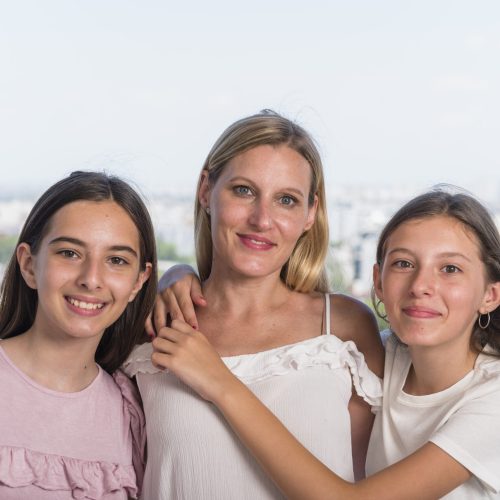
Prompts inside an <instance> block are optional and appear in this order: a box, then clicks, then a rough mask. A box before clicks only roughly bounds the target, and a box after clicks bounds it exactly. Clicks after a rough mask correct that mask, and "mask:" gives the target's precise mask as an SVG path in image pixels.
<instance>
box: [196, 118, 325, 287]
mask: <svg viewBox="0 0 500 500" xmlns="http://www.w3.org/2000/svg"><path fill="white" fill-rule="evenodd" d="M262 145H272V146H279V145H286V146H288V147H289V148H291V149H293V150H294V151H296V152H297V153H299V154H300V155H301V156H303V157H304V158H305V159H306V160H307V162H308V163H309V165H310V166H311V187H310V191H309V198H308V203H309V205H310V206H312V205H313V203H314V198H315V196H317V197H318V207H317V211H316V218H315V221H314V224H313V225H312V227H311V228H310V229H309V230H308V231H306V232H305V233H303V234H302V236H301V237H300V238H299V239H298V241H297V243H296V245H295V248H294V249H293V251H292V254H291V255H290V258H289V259H288V261H287V263H286V264H285V265H284V266H283V268H282V270H281V279H282V281H283V282H284V283H285V284H286V286H287V287H288V288H290V289H291V290H296V291H299V292H306V293H307V292H311V291H321V292H326V291H328V281H327V277H326V271H325V258H326V254H327V251H328V217H327V212H326V201H325V181H324V176H323V166H322V164H321V158H320V155H319V152H318V150H317V148H316V145H315V144H314V141H313V139H312V138H311V136H310V135H309V134H308V133H307V132H306V131H305V130H304V129H303V128H302V127H300V126H299V125H297V124H296V123H294V122H292V121H291V120H289V119H287V118H284V117H283V116H280V115H279V114H277V113H275V112H274V111H269V110H264V111H261V112H260V113H257V114H255V115H252V116H249V117H246V118H243V119H241V120H238V121H237V122H235V123H233V124H232V125H230V126H229V127H228V128H227V129H226V130H225V131H224V132H223V133H222V135H221V136H220V137H219V138H218V139H217V141H216V142H215V144H214V146H213V147H212V149H211V151H210V152H209V153H208V156H207V159H206V160H205V164H204V165H203V169H202V172H203V171H207V172H208V181H209V183H210V184H211V185H212V186H213V185H214V184H215V182H216V181H217V179H218V178H219V175H220V174H221V172H222V171H223V169H224V167H225V166H226V165H227V163H228V161H229V160H231V159H232V158H234V157H236V156H238V155H239V154H242V153H244V152H245V151H248V150H249V149H252V148H255V147H257V146H262ZM200 186H201V175H200V180H199V181H198V187H197V190H196V202H195V213H194V216H195V243H196V261H197V264H198V272H199V274H200V278H201V280H202V281H203V280H206V279H207V278H208V277H209V275H210V272H211V269H212V236H211V230H210V218H209V216H208V215H207V213H206V212H205V210H204V209H203V208H202V207H201V205H200V202H199V192H200Z"/></svg>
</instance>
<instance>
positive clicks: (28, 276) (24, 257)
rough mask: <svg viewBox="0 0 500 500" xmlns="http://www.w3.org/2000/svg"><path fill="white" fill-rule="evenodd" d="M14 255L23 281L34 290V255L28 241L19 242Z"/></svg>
mask: <svg viewBox="0 0 500 500" xmlns="http://www.w3.org/2000/svg"><path fill="white" fill-rule="evenodd" d="M16 257H17V262H18V264H19V269H20V270H21V274H22V276H23V278H24V281H25V282H26V284H27V285H28V286H29V287H30V288H32V289H33V290H36V288H37V286H36V277H35V263H34V255H33V254H32V253H31V247H30V246H29V245H28V243H19V245H18V246H17V248H16Z"/></svg>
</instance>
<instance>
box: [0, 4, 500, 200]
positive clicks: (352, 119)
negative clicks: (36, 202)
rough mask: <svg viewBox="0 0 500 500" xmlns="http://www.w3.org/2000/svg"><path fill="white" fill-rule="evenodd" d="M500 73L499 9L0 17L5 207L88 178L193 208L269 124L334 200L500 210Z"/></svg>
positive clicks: (103, 8)
mask: <svg viewBox="0 0 500 500" xmlns="http://www.w3.org/2000/svg"><path fill="white" fill-rule="evenodd" d="M499 61H500V2H498V1H497V0H485V1H482V0H478V1H476V2H471V1H469V0H467V1H463V0H419V1H410V0H379V1H374V0H344V1H339V0H329V1H326V0H308V1H307V2H306V1H305V0H302V1H297V0H286V1H285V0H265V1H264V0H253V1H252V2H238V1H234V0H232V1H226V0H212V1H210V2H207V1H201V0H193V1H184V2H179V1H176V2H173V1H170V0H164V1H156V0H141V1H139V0H136V1H132V0H44V1H43V2H42V1H40V0H16V1H12V0H10V1H7V0H0V195H2V194H6V193H8V192H10V191H17V192H28V191H30V190H37V189H39V190H40V189H41V190H43V189H45V188H46V187H48V186H49V185H50V184H51V183H53V182H55V181H56V180H58V179H59V178H61V177H63V176H65V175H67V174H68V173H69V172H71V171H72V170H77V169H98V170H102V169H105V170H107V171H109V172H112V173H116V174H119V175H122V176H123V177H125V178H127V179H129V180H132V181H133V182H135V183H136V184H137V185H138V186H139V187H140V188H141V189H142V190H143V192H145V193H146V195H148V194H152V193H155V192H161V191H166V192H172V193H190V192H194V186H195V184H196V179H197V176H198V173H199V171H200V168H201V165H202V163H203V160H204V158H205V156H206V154H207V153H208V151H209V149H210V147H211V145H212V144H213V142H214V141H215V140H216V138H217V137H218V136H219V135H220V134H221V133H222V131H223V130H224V129H225V128H226V127H227V126H228V125H229V124H230V123H232V122H233V121H235V120H237V119H238V118H241V117H243V116H246V115H249V114H252V113H254V112H257V111H259V110H261V109H264V108H271V109H274V110H276V111H278V112H281V113H283V114H284V115H285V116H287V117H289V118H292V119H294V120H296V121H298V122H299V123H300V124H301V125H303V126H304V127H305V128H306V129H307V130H309V131H310V132H311V133H312V134H313V136H314V137H315V138H316V140H317V142H318V144H319V147H320V151H321V153H322V156H323V160H324V164H325V170H326V179H327V186H332V185H336V186H340V185H355V184H364V183H366V184H370V183H374V184H381V185H384V184H390V185H398V184H406V185H408V184H410V185H411V184H422V185H428V186H430V185H432V184H435V183H438V182H451V183H454V184H459V185H461V186H463V187H465V188H468V189H472V190H476V189H477V188H478V186H480V187H481V188H482V189H489V190H490V191H491V190H493V192H494V193H497V194H498V196H499V198H500V154H499V153H500V140H499V137H500V134H499V116H500V63H499ZM490 194H491V193H490Z"/></svg>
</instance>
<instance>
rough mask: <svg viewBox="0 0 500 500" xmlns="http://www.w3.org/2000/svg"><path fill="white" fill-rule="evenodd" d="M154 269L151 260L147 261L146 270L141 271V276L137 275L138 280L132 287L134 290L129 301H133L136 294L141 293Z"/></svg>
mask: <svg viewBox="0 0 500 500" xmlns="http://www.w3.org/2000/svg"><path fill="white" fill-rule="evenodd" d="M152 269H153V265H152V264H151V262H146V268H145V269H144V271H141V272H140V273H139V276H137V281H136V282H135V285H134V288H132V291H131V292H130V297H129V299H128V301H129V302H132V301H133V300H134V299H135V297H136V295H137V294H138V293H139V291H140V290H141V288H142V287H143V285H144V283H146V281H148V279H149V277H150V276H151V270H152Z"/></svg>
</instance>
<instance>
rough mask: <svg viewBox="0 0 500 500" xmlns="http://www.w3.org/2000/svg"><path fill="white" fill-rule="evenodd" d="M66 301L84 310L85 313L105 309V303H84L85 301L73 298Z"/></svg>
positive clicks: (67, 298)
mask: <svg viewBox="0 0 500 500" xmlns="http://www.w3.org/2000/svg"><path fill="white" fill-rule="evenodd" d="M66 300H67V301H68V302H69V303H70V304H71V305H72V306H74V307H77V308H78V309H83V310H85V311H95V310H97V309H102V308H103V307H104V305H105V304H104V302H84V301H83V300H76V299H73V298H72V297H66Z"/></svg>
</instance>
